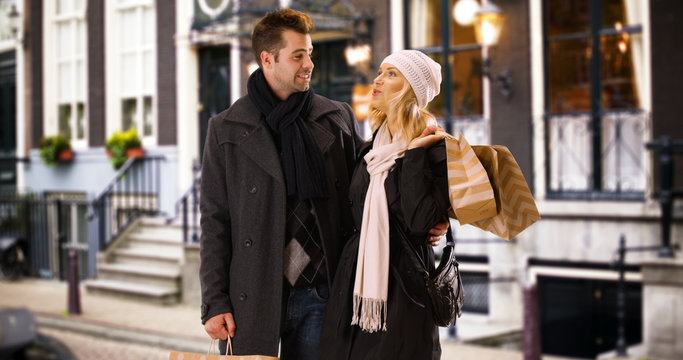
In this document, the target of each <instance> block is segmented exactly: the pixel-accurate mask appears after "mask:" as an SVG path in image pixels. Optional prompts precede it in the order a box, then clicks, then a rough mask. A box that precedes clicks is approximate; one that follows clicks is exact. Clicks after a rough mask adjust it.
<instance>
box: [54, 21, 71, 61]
mask: <svg viewBox="0 0 683 360" xmlns="http://www.w3.org/2000/svg"><path fill="white" fill-rule="evenodd" d="M57 39H58V41H59V43H58V44H57V56H58V57H59V59H65V58H67V59H68V58H69V57H71V56H73V53H74V33H73V26H71V22H69V21H67V22H61V23H58V24H57Z"/></svg>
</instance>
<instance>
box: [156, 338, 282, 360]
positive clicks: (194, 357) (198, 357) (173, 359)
mask: <svg viewBox="0 0 683 360" xmlns="http://www.w3.org/2000/svg"><path fill="white" fill-rule="evenodd" d="M217 343H218V342H217V341H216V344H217ZM213 348H214V340H213V339H212V340H211V344H210V345H209V352H208V353H206V354H198V353H189V352H181V351H171V353H170V354H169V355H168V360H278V359H279V358H277V357H274V356H265V355H233V354H232V341H231V340H230V337H228V349H227V353H228V354H230V355H213V354H210V352H211V351H212V349H213Z"/></svg>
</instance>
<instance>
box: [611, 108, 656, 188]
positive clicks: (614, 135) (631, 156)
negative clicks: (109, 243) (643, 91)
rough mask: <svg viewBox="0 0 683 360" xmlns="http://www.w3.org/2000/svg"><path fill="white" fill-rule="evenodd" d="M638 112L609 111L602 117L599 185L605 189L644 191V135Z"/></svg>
mask: <svg viewBox="0 0 683 360" xmlns="http://www.w3.org/2000/svg"><path fill="white" fill-rule="evenodd" d="M646 130H647V116H646V115H645V114H644V113H642V112H635V113H634V112H612V113H609V114H607V115H605V116H604V117H603V118H602V144H603V153H602V168H603V176H602V181H603V188H604V189H605V190H607V191H615V192H621V191H645V187H646V179H647V177H646V174H645V158H646V156H647V153H646V152H645V151H643V149H644V148H645V141H646V139H645V134H646Z"/></svg>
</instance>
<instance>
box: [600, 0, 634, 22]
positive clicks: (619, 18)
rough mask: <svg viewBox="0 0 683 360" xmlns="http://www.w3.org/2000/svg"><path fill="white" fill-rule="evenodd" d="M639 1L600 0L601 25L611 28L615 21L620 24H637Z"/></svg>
mask: <svg viewBox="0 0 683 360" xmlns="http://www.w3.org/2000/svg"><path fill="white" fill-rule="evenodd" d="M639 2H640V1H634V0H602V26H603V27H604V28H613V27H614V25H615V24H616V23H619V24H621V25H624V26H626V25H637V24H640V23H641V22H642V21H641V19H640V16H641V14H640V8H639V6H640V4H638V3H639Z"/></svg>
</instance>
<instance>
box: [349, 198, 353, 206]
mask: <svg viewBox="0 0 683 360" xmlns="http://www.w3.org/2000/svg"><path fill="white" fill-rule="evenodd" d="M348 203H349V207H351V206H353V200H351V199H349V200H348Z"/></svg>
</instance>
